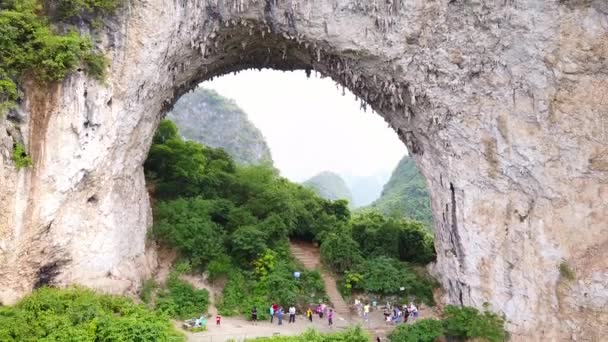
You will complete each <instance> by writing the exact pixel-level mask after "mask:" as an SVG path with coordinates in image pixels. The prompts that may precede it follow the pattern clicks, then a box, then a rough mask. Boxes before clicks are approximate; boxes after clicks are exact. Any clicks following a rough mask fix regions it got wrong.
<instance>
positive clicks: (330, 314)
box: [327, 309, 334, 327]
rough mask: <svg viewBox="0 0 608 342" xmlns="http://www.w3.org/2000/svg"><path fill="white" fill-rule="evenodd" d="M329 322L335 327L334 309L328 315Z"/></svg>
mask: <svg viewBox="0 0 608 342" xmlns="http://www.w3.org/2000/svg"><path fill="white" fill-rule="evenodd" d="M327 322H328V323H329V326H330V327H333V326H334V309H329V312H328V313H327Z"/></svg>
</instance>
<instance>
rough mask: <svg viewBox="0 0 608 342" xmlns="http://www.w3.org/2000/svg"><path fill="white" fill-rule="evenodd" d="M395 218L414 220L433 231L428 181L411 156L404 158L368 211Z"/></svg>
mask: <svg viewBox="0 0 608 342" xmlns="http://www.w3.org/2000/svg"><path fill="white" fill-rule="evenodd" d="M369 208H371V209H375V210H377V211H380V212H381V213H383V214H385V215H389V216H393V217H403V218H408V219H414V220H417V221H420V222H422V223H424V225H425V226H427V227H428V228H429V229H433V218H432V212H431V199H430V196H429V193H428V190H427V186H426V181H425V179H424V177H423V176H422V174H420V172H419V171H418V169H417V168H416V163H415V162H414V160H413V159H412V158H410V157H409V156H405V157H403V159H401V161H400V162H399V165H397V168H396V169H395V171H393V174H392V175H391V178H390V180H389V181H388V183H386V185H384V189H383V190H382V195H381V196H380V198H379V199H377V200H376V201H374V203H372V205H371V206H369V207H368V208H366V209H369Z"/></svg>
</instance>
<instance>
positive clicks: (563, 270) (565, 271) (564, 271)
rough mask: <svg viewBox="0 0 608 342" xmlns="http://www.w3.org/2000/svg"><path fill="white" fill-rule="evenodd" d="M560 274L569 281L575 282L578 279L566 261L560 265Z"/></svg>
mask: <svg viewBox="0 0 608 342" xmlns="http://www.w3.org/2000/svg"><path fill="white" fill-rule="evenodd" d="M559 274H560V275H561V276H562V277H563V278H565V279H567V280H574V279H575V278H576V275H575V274H574V271H573V270H572V269H571V268H570V265H568V263H567V262H565V261H563V262H562V263H560V264H559Z"/></svg>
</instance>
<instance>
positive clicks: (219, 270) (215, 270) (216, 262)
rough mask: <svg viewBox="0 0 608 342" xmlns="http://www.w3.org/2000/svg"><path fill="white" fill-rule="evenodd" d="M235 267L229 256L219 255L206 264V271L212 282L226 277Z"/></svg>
mask: <svg viewBox="0 0 608 342" xmlns="http://www.w3.org/2000/svg"><path fill="white" fill-rule="evenodd" d="M234 269H235V267H234V266H233V265H232V261H231V260H230V257H229V256H227V255H225V254H224V255H220V256H218V257H216V258H215V259H213V260H211V262H210V263H209V264H208V265H207V272H209V280H210V281H211V282H214V281H216V280H218V279H221V278H227V277H228V275H230V273H232V272H233V271H234Z"/></svg>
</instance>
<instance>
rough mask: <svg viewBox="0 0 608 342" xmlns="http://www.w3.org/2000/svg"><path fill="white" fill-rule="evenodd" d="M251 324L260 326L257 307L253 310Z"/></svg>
mask: <svg viewBox="0 0 608 342" xmlns="http://www.w3.org/2000/svg"><path fill="white" fill-rule="evenodd" d="M251 322H252V323H253V325H256V324H258V308H256V307H255V306H254V307H253V310H251Z"/></svg>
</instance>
